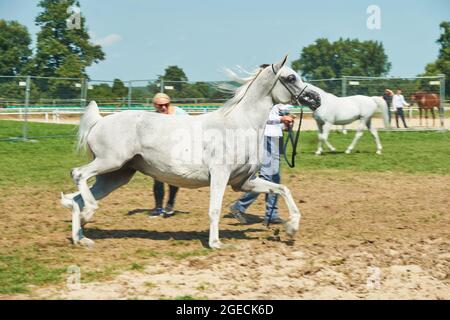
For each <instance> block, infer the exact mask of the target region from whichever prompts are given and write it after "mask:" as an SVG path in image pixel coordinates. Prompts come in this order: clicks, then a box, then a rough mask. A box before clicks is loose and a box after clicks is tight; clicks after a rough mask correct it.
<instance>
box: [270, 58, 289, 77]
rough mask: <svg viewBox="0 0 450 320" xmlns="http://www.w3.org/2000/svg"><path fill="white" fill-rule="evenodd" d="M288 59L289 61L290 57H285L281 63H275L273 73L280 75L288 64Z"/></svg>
mask: <svg viewBox="0 0 450 320" xmlns="http://www.w3.org/2000/svg"><path fill="white" fill-rule="evenodd" d="M287 59H288V55H285V56H284V58H283V59H282V60H281V61H279V62H277V63H274V64H273V71H274V72H275V73H278V71H280V69H281V68H283V66H284V65H285V64H286V61H287Z"/></svg>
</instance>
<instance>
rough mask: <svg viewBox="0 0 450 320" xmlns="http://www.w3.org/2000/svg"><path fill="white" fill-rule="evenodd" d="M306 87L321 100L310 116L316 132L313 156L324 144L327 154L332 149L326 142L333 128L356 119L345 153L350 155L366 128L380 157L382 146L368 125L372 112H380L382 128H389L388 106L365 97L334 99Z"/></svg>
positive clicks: (317, 89) (384, 102)
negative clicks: (316, 93) (317, 141)
mask: <svg viewBox="0 0 450 320" xmlns="http://www.w3.org/2000/svg"><path fill="white" fill-rule="evenodd" d="M308 87H310V88H311V89H313V90H314V91H316V92H318V93H319V95H320V98H321V106H320V108H318V109H317V110H315V111H314V113H313V117H314V119H315V120H316V122H317V127H318V130H319V145H318V148H317V151H316V155H320V154H322V152H323V148H322V144H323V143H325V144H326V145H327V147H328V148H329V149H330V150H331V151H336V149H335V148H334V147H333V146H332V145H331V143H330V142H329V141H328V134H329V133H330V129H331V128H332V126H333V125H347V124H349V123H352V122H354V121H356V120H359V122H360V124H359V126H358V128H357V129H356V135H355V137H354V139H353V141H352V143H351V144H350V145H349V146H348V147H347V149H346V150H345V153H351V152H352V150H353V149H354V148H355V145H356V143H357V142H358V140H359V139H360V138H361V136H362V135H363V131H364V129H365V128H367V129H368V130H369V131H370V133H371V134H372V136H373V137H374V139H375V143H376V146H377V151H376V153H377V154H381V150H382V149H383V147H382V146H381V142H380V138H379V136H378V132H377V130H376V129H375V127H374V126H373V125H372V117H373V115H374V114H375V112H376V111H380V112H381V113H382V116H383V121H384V125H385V127H389V118H388V109H387V108H388V106H387V104H386V101H384V99H383V98H382V97H368V96H362V95H356V96H349V97H337V96H335V95H334V94H331V93H328V92H326V91H324V90H322V89H320V88H318V87H316V86H313V85H311V84H308Z"/></svg>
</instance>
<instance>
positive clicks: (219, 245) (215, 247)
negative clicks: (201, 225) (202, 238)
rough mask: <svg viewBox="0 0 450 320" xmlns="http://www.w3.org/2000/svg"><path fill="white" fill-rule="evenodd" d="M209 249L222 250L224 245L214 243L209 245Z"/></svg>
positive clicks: (217, 242) (218, 242)
mask: <svg viewBox="0 0 450 320" xmlns="http://www.w3.org/2000/svg"><path fill="white" fill-rule="evenodd" d="M209 247H210V248H211V249H222V248H223V247H224V245H223V244H222V242H220V241H214V242H211V243H209Z"/></svg>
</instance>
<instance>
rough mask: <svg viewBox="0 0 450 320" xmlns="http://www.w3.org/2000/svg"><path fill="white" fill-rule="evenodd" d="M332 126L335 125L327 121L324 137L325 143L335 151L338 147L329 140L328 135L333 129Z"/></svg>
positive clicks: (324, 127)
mask: <svg viewBox="0 0 450 320" xmlns="http://www.w3.org/2000/svg"><path fill="white" fill-rule="evenodd" d="M332 126H333V125H332V124H331V123H329V122H326V123H325V124H324V126H323V133H322V138H323V141H324V142H325V144H326V145H327V147H328V149H330V150H331V151H332V152H335V151H336V148H335V147H333V145H332V144H331V143H330V142H329V141H328V135H329V134H330V130H331V127H332Z"/></svg>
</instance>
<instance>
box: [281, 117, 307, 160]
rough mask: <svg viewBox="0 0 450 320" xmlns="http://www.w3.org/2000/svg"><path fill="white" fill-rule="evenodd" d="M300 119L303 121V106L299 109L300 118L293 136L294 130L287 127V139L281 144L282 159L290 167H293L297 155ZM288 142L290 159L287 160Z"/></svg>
mask: <svg viewBox="0 0 450 320" xmlns="http://www.w3.org/2000/svg"><path fill="white" fill-rule="evenodd" d="M302 121H303V108H302V109H301V110H300V120H299V123H298V128H297V132H296V134H295V137H294V132H293V130H292V128H289V130H288V136H287V139H286V141H285V142H284V145H283V154H284V160H286V163H287V165H288V166H289V167H290V168H294V167H295V157H296V156H297V146H298V142H299V139H300V129H301V127H302ZM289 142H290V143H291V145H292V154H291V160H289V158H288V156H287V147H288V145H289Z"/></svg>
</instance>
